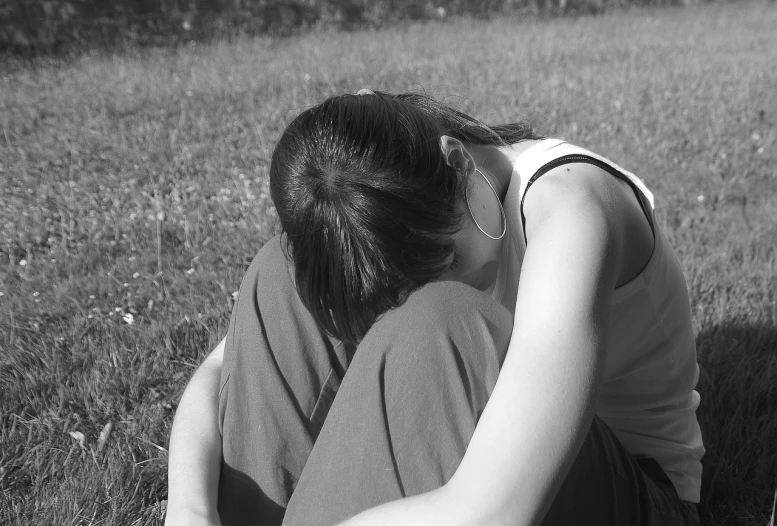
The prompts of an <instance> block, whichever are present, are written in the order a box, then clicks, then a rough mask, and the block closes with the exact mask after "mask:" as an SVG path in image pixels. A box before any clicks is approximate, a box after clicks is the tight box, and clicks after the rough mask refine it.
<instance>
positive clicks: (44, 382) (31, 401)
mask: <svg viewBox="0 0 777 526" xmlns="http://www.w3.org/2000/svg"><path fill="white" fill-rule="evenodd" d="M775 27H777V5H775V4H774V3H773V2H772V3H768V4H767V3H757V2H756V3H740V4H738V5H717V6H710V5H706V6H702V7H699V8H687V9H683V10H679V9H655V10H654V9H634V10H629V11H623V12H615V13H612V14H605V15H602V16H598V17H583V18H579V19H560V20H546V21H543V20H526V21H520V20H494V21H490V22H486V21H473V20H467V19H462V20H452V21H448V22H446V23H433V24H428V25H422V24H411V25H407V26H403V27H397V28H393V29H390V30H384V31H373V32H354V33H345V34H338V33H314V34H310V35H307V36H302V37H298V38H293V39H270V38H263V39H255V40H238V41H236V42H231V43H226V42H225V43H217V44H211V45H208V46H199V45H194V44H191V45H189V46H187V47H183V48H179V49H162V50H150V51H149V50H147V51H143V52H136V53H130V54H127V55H123V56H112V55H111V56H106V55H103V54H100V53H95V54H91V55H87V56H83V57H80V58H77V59H70V60H61V59H60V60H46V59H41V60H40V61H38V62H36V63H33V64H30V63H20V62H12V61H8V62H5V63H3V65H2V66H0V68H3V69H0V125H1V126H2V134H1V135H0V200H1V201H2V208H1V209H0V256H2V259H0V278H1V279H2V281H1V282H0V294H1V296H0V349H1V350H0V411H1V414H0V523H2V524H35V525H46V524H52V525H69V524H109V525H113V524H128V525H129V524H156V523H158V522H159V521H160V520H161V517H162V515H163V509H164V501H165V499H166V493H167V488H166V478H165V475H166V467H167V451H166V445H167V440H168V436H169V432H170V426H171V423H172V419H173V415H174V413H175V407H176V403H177V400H178V398H179V397H180V394H181V392H182V390H183V387H184V386H185V383H186V381H187V379H188V378H189V376H190V375H191V374H192V372H193V371H194V368H195V366H196V364H197V363H199V361H200V360H201V359H202V358H203V357H204V355H205V353H206V352H207V351H209V349H210V348H211V347H212V346H214V345H215V344H216V343H217V342H218V341H219V340H220V339H221V337H222V336H223V335H224V333H225V329H226V325H227V321H228V316H229V313H230V309H231V306H232V303H233V293H234V292H235V291H236V290H237V288H238V285H239V281H240V278H241V275H242V273H243V272H244V270H245V269H246V267H247V265H248V263H249V261H250V260H251V258H252V257H253V255H254V254H255V253H256V251H257V250H258V249H259V247H260V246H261V245H262V243H263V242H264V241H265V240H266V239H268V237H269V236H271V235H272V233H273V232H275V231H276V226H275V222H274V217H275V216H274V211H273V208H272V204H271V202H270V200H269V197H268V192H267V178H266V177H267V171H268V164H269V158H270V154H271V149H272V146H273V143H274V141H275V140H276V139H277V137H278V135H279V133H280V131H281V130H282V128H283V126H284V125H285V124H286V123H287V122H288V121H289V120H290V118H292V117H293V116H294V115H295V114H296V113H297V112H299V111H300V110H302V109H303V108H305V107H307V106H309V105H311V104H312V103H314V102H317V101H320V100H321V99H322V98H324V97H326V96H328V95H331V94H335V93H342V92H354V91H356V90H358V89H359V88H361V87H370V88H373V89H383V90H388V91H405V90H424V91H426V92H427V93H430V94H433V95H436V96H439V97H445V98H446V100H447V101H449V102H450V103H451V104H454V105H456V106H458V107H461V108H463V109H465V110H467V111H468V112H470V113H471V114H473V115H475V116H478V117H480V118H482V119H483V120H485V121H487V122H494V121H509V120H513V119H515V118H516V117H518V116H524V117H527V118H529V119H531V120H532V121H533V122H534V124H535V126H536V127H537V129H538V130H539V131H540V132H541V133H545V134H547V135H552V136H559V137H563V138H566V139H568V140H570V141H571V142H575V143H578V144H580V145H582V146H586V147H588V148H590V149H593V150H595V151H597V152H600V153H602V154H604V155H607V156H608V157H610V158H612V159H614V160H616V162H618V163H619V164H622V165H624V166H626V167H628V168H629V169H630V170H632V171H634V172H636V173H637V174H639V175H640V176H641V177H643V178H644V179H645V180H646V182H647V183H648V185H649V186H650V187H651V188H652V189H653V190H654V192H655V194H656V197H657V202H658V207H659V217H660V219H661V221H662V223H663V225H664V227H665V228H666V230H667V232H668V234H669V236H670V238H671V240H672V241H673V242H674V245H675V247H676V249H677V252H678V254H679V256H680V259H681V261H682V263H683V266H684V269H685V272H686V276H687V278H688V283H689V287H690V291H691V298H692V307H693V313H694V318H695V323H696V330H697V342H698V353H699V362H700V364H701V366H702V375H701V379H700V384H699V388H698V389H699V391H700V392H701V395H702V405H701V407H700V410H699V418H700V421H701V425H702V428H703V431H704V433H705V441H706V446H707V450H708V453H707V456H706V457H705V459H704V470H705V471H704V488H703V495H702V500H703V501H702V506H701V513H702V517H703V524H709V525H735V524H743V525H750V524H754V525H759V526H766V524H767V522H768V521H769V518H770V516H771V511H772V502H773V498H774V492H775V488H776V487H777V31H775V30H774V28H775ZM430 43H431V44H432V45H431V46H430V45H429V44H430ZM109 423H110V424H112V433H110V435H109V437H108V438H107V440H103V441H101V440H99V439H98V437H99V435H100V433H101V430H103V429H104V426H106V424H109Z"/></svg>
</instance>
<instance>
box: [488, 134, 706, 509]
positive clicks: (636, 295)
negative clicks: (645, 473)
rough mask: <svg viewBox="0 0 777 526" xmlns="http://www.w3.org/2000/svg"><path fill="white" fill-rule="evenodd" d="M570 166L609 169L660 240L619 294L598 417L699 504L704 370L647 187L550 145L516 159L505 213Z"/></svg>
mask: <svg viewBox="0 0 777 526" xmlns="http://www.w3.org/2000/svg"><path fill="white" fill-rule="evenodd" d="M567 156H574V157H567ZM581 156H582V157H581ZM564 158H567V160H569V161H570V162H586V161H590V162H596V163H597V164H599V163H604V165H605V167H606V169H608V171H610V172H611V173H613V174H615V175H616V176H618V177H620V178H621V179H622V180H625V181H626V182H628V183H629V185H630V186H631V187H632V188H633V190H634V192H635V195H636V196H637V198H638V199H639V201H640V204H641V205H642V207H643V210H644V211H645V213H646V214H647V215H648V217H647V219H648V221H649V222H650V225H651V226H652V228H653V232H654V233H655V237H654V248H653V253H652V255H650V257H649V260H648V262H647V265H646V266H645V267H644V268H643V269H642V271H641V272H639V273H638V274H637V275H636V277H634V278H633V279H631V280H630V281H628V282H627V283H625V284H623V285H621V286H619V287H618V288H616V289H615V291H614V294H613V300H612V315H611V321H610V330H609V344H608V350H609V352H608V355H607V360H606V365H605V369H604V377H603V383H602V387H601V392H600V395H599V402H598V405H597V410H596V412H597V414H598V415H599V416H600V417H601V418H602V419H603V420H604V421H605V422H606V423H607V424H608V425H609V426H610V427H611V428H612V429H613V431H614V432H615V434H616V435H617V436H618V438H619V439H620V440H621V442H622V443H623V445H624V446H625V447H626V449H627V450H628V451H629V452H630V453H631V454H632V455H634V456H637V457H640V456H644V457H651V458H655V459H656V460H657V461H658V462H659V464H661V467H662V468H663V469H664V470H665V471H666V472H667V475H668V476H669V477H670V479H671V480H672V482H673V483H674V485H675V487H676V488H677V490H678V493H679V494H680V497H681V498H682V499H683V500H687V501H689V502H698V501H699V488H700V484H701V462H700V459H701V457H702V456H703V454H704V447H703V445H702V439H701V431H700V429H699V425H698V422H697V420H696V415H695V411H696V408H697V407H698V405H699V394H698V393H697V392H696V391H695V390H694V387H695V385H696V382H697V380H698V374H699V369H698V365H697V362H696V348H695V343H694V337H693V331H692V323H691V313H690V305H689V300H688V292H687V287H686V284H685V278H684V277H683V273H682V268H681V267H680V264H679V261H678V259H677V256H676V255H675V253H674V251H673V250H672V248H671V246H670V244H669V242H668V240H667V239H666V236H665V235H664V233H663V231H662V229H661V228H660V226H659V225H658V222H657V221H656V220H655V215H654V209H653V195H652V194H651V193H650V191H649V190H648V189H647V188H646V187H645V186H644V184H643V183H642V181H641V180H639V179H638V178H637V177H636V176H634V175H633V174H631V173H630V172H627V171H626V170H623V169H622V168H620V167H619V166H617V165H616V164H614V163H612V162H611V161H608V160H607V159H604V158H603V157H601V156H598V155H596V154H593V153H592V152H589V151H587V150H584V149H582V148H579V147H576V146H573V145H571V144H568V143H565V142H563V141H559V140H556V139H546V140H543V141H540V142H538V143H536V144H534V145H532V146H531V147H530V148H529V149H528V150H526V151H525V152H523V153H521V154H520V155H517V156H514V157H513V163H514V168H515V171H514V173H513V179H512V182H511V188H510V190H508V197H507V200H506V203H505V206H506V208H508V207H515V206H517V207H519V208H520V206H521V203H522V201H523V197H524V195H525V193H526V191H527V188H528V187H529V186H531V183H530V181H531V179H532V177H533V176H535V174H537V173H540V174H541V173H542V170H543V167H547V166H548V164H549V163H553V164H551V166H553V165H555V164H557V163H558V162H561V160H562V159H564ZM535 180H536V178H535ZM531 182H533V181H531ZM513 185H515V188H513ZM508 217H512V218H515V219H517V220H518V221H519V222H518V223H516V224H513V225H510V226H511V231H512V235H511V238H510V239H511V241H512V243H511V245H512V247H511V249H510V250H511V253H509V254H506V257H508V258H509V259H508V264H507V265H505V266H504V270H502V269H500V270H501V271H500V277H498V278H497V282H498V283H499V285H498V287H497V290H495V292H494V294H495V299H497V297H499V299H502V302H503V303H505V300H506V301H507V302H513V303H514V296H513V298H510V299H507V298H501V295H502V294H505V293H506V295H507V296H512V294H511V289H512V288H513V286H517V282H515V284H514V285H513V286H511V285H510V283H511V281H512V280H511V277H512V276H517V275H518V274H519V273H520V261H521V259H522V257H523V254H524V252H525V250H526V241H525V237H524V235H523V231H524V225H523V224H522V223H520V221H522V218H523V214H521V213H517V214H515V213H514V214H508ZM508 269H510V270H508ZM508 273H509V275H505V274H508Z"/></svg>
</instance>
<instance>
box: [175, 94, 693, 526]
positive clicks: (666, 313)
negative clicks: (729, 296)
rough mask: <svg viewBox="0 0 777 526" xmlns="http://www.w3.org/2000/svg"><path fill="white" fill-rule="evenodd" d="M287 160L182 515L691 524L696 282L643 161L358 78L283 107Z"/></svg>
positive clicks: (186, 412) (216, 384) (207, 370)
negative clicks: (293, 111) (287, 119)
mask: <svg viewBox="0 0 777 526" xmlns="http://www.w3.org/2000/svg"><path fill="white" fill-rule="evenodd" d="M270 185H271V193H272V198H273V201H274V203H275V205H276V208H277V210H278V215H279V218H280V221H281V225H282V228H283V236H282V237H281V238H276V239H273V240H271V241H269V242H268V243H267V244H266V245H265V247H263V248H262V250H261V251H260V252H259V255H258V256H257V258H256V259H255V261H254V263H253V264H252V265H251V267H250V268H249V270H248V272H247V274H246V278H245V279H244V281H243V284H242V286H241V290H240V297H239V301H238V304H237V305H236V307H235V310H234V312H233V316H232V320H231V323H230V330H229V334H228V336H227V338H226V339H225V342H222V345H220V346H219V347H218V348H217V349H216V350H215V351H214V353H213V354H212V355H211V356H210V357H209V358H208V359H207V360H206V362H205V363H204V364H203V366H202V367H201V368H200V370H199V371H198V373H197V374H196V375H195V376H194V378H193V379H192V381H191V383H190V385H189V387H187V390H186V393H185V394H184V397H183V399H182V401H181V404H180V406H179V409H178V414H177V415H176V421H175V424H174V428H173V433H172V436H171V447H170V451H171V456H170V476H169V479H170V497H169V510H170V511H169V515H168V523H174V522H176V521H180V522H182V523H184V522H185V523H189V524H191V523H193V522H194V521H195V520H200V519H202V520H204V521H205V522H206V523H207V521H211V522H218V516H217V515H216V506H218V512H219V513H220V517H221V520H222V521H223V522H225V523H237V524H242V523H247V524H251V523H254V524H279V523H280V522H281V521H283V522H284V524H332V523H337V522H340V521H343V520H346V519H349V520H348V524H402V525H406V524H539V523H540V522H542V523H543V524H556V523H559V524H562V523H563V524H567V523H576V524H577V523H582V524H613V525H615V524H617V525H622V524H640V525H641V524H661V525H670V524H678V525H679V524H698V514H697V512H696V510H695V507H694V505H693V504H692V503H694V502H698V500H699V489H700V478H701V464H700V458H701V456H702V455H703V453H704V448H703V446H702V441H701V433H700V431H699V427H698V423H697V421H696V416H695V411H696V408H697V406H698V404H699V396H698V393H696V391H694V387H695V385H696V381H697V377H698V366H697V364H696V356H695V347H694V341H693V331H692V325H691V317H690V308H689V302H688V293H687V289H686V285H685V282H684V279H683V276H682V271H681V269H680V266H679V263H678V261H677V258H676V256H675V255H674V253H673V252H672V250H671V248H670V247H669V245H668V242H667V240H666V238H665V236H664V234H663V233H662V231H661V229H660V227H659V225H658V223H657V222H656V220H655V215H654V212H653V199H652V195H651V194H650V192H649V191H648V190H647V188H645V186H644V185H643V184H642V182H641V181H640V180H639V179H637V178H636V177H635V176H634V175H632V174H631V173H629V172H627V171H625V170H623V169H622V168H620V167H618V166H617V165H615V164H613V163H612V162H610V161H608V160H606V159H604V158H602V157H600V156H598V155H596V154H593V153H591V152H588V151H586V150H583V149H581V148H578V147H575V146H572V145H569V144H567V143H565V142H563V141H559V140H554V139H541V138H539V137H536V136H535V135H533V133H532V132H531V130H530V129H529V128H528V127H526V126H523V125H520V124H511V125H503V126H495V127H488V126H486V125H484V124H482V123H480V122H478V121H477V120H475V119H473V118H471V117H469V116H467V115H464V114H462V113H459V112H457V111H455V110H452V109H450V108H448V107H447V106H444V105H442V104H440V103H438V102H436V101H434V100H432V99H430V98H427V97H425V96H422V95H418V94H404V95H396V96H393V95H390V94H386V93H378V92H374V93H373V92H371V91H369V90H362V92H360V93H359V94H358V95H356V96H354V95H345V96H341V97H334V98H332V99H329V100H327V101H324V102H323V103H321V104H320V105H318V106H315V107H313V108H311V109H309V110H307V111H305V112H303V113H302V114H301V115H300V116H298V117H297V118H296V119H295V120H294V121H293V122H292V123H291V124H290V125H289V127H288V128H287V129H286V131H285V132H284V134H283V136H282V137H281V139H280V141H279V143H278V145H277V147H276V149H275V152H274V154H273V159H272V166H271V170H270ZM519 282H520V287H518V284H519ZM222 355H223V358H222ZM346 370H347V375H346V374H345V372H346ZM219 377H220V379H219ZM217 393H218V394H219V403H218V405H217V404H216V401H215V400H216V398H217ZM335 395H336V396H335ZM486 402H488V403H487V404H486ZM217 425H218V426H219V428H218V431H220V432H221V434H220V435H219V433H218V432H217V427H216V426H217ZM184 484H186V485H184ZM216 488H218V493H217V491H216ZM198 518H199V519H198Z"/></svg>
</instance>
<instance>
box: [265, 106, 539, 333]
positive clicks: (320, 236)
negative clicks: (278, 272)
mask: <svg viewBox="0 0 777 526" xmlns="http://www.w3.org/2000/svg"><path fill="white" fill-rule="evenodd" d="M441 135H450V136H451V137H455V138H457V139H459V140H461V141H466V142H470V143H474V144H489V145H503V144H510V143H515V142H518V141H520V140H524V139H530V138H535V136H534V135H533V133H532V130H531V127H529V126H528V125H527V124H524V123H515V124H506V125H501V126H491V127H489V126H486V125H485V124H482V123H481V122H479V121H477V120H475V119H473V118H472V117H470V116H468V115H466V114H464V113H461V112H459V111H456V110H454V109H452V108H450V107H448V106H446V105H444V104H442V103H440V102H438V101H436V100H434V99H432V98H430V97H427V96H425V95H421V94H415V93H410V94H402V95H396V96H394V95H390V94H387V93H381V92H375V93H374V94H370V95H342V96H337V97H333V98H330V99H327V100H325V101H324V102H322V103H321V104H319V105H317V106H314V107H312V108H310V109H308V110H306V111H304V112H303V113H302V114H300V115H299V116H298V117H297V118H295V119H294V120H293V121H292V122H291V124H289V126H288V127H287V128H286V130H285V131H284V133H283V135H282V136H281V138H280V140H279V141H278V144H277V145H276V147H275V151H274V152H273V157H272V163H271V166H270V192H271V195H272V199H273V202H274V203H275V207H276V209H277V211H278V216H279V219H280V222H281V227H282V229H283V232H284V234H285V236H286V241H287V249H288V254H289V257H290V259H291V262H292V264H293V266H294V269H295V271H294V277H295V280H296V286H297V290H298V291H299V294H300V297H301V299H302V301H303V303H304V304H305V306H306V307H307V308H308V310H309V311H310V312H311V314H312V315H313V317H314V318H315V320H316V322H317V323H318V324H319V325H320V326H321V327H322V328H323V329H325V330H326V331H327V332H328V333H329V334H331V335H333V336H335V337H336V338H339V339H340V340H342V341H348V342H359V341H360V340H361V339H362V337H363V336H364V334H365V333H366V332H367V330H368V329H369V328H370V326H371V325H372V324H373V323H374V322H375V320H376V319H377V318H378V316H380V315H381V314H383V313H385V312H386V311H388V310H389V309H392V308H395V307H397V306H399V305H401V304H402V302H404V301H405V299H406V298H407V297H408V295H409V294H410V293H411V292H413V291H414V290H416V289H417V288H419V287H421V286H423V285H425V284H426V283H429V282H430V281H433V280H435V279H436V278H438V277H439V276H440V275H441V274H442V273H443V271H444V270H445V269H446V268H447V267H448V265H449V264H450V262H451V259H452V257H451V256H452V254H453V251H454V248H455V245H454V242H453V239H452V236H453V234H455V233H456V232H457V231H458V230H459V229H460V228H461V225H462V221H463V220H464V216H463V213H462V211H461V210H462V209H461V207H460V206H459V203H461V202H462V200H463V198H464V191H465V184H466V181H464V180H463V178H462V177H461V176H460V175H459V174H457V173H456V172H455V171H454V170H453V169H452V168H450V167H449V166H448V165H447V164H446V162H445V159H444V157H443V155H442V152H441V151H440V146H439V140H440V136H441Z"/></svg>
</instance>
